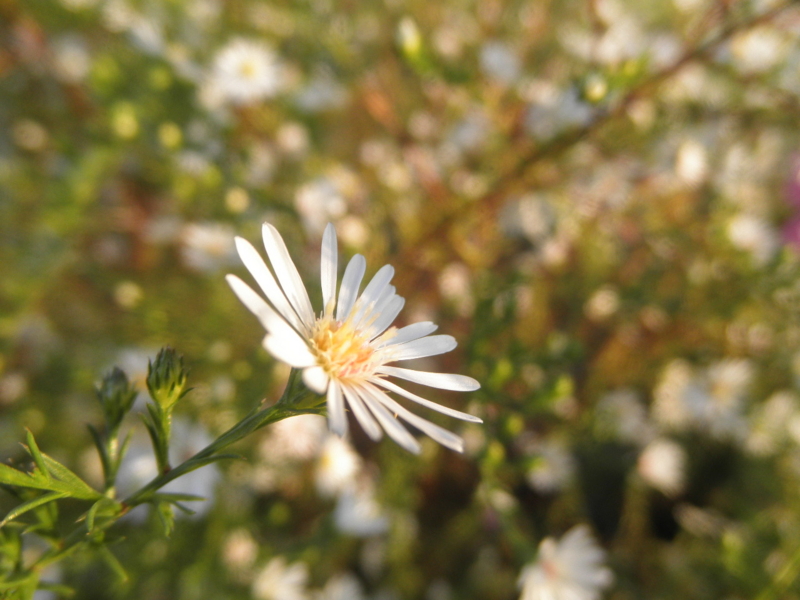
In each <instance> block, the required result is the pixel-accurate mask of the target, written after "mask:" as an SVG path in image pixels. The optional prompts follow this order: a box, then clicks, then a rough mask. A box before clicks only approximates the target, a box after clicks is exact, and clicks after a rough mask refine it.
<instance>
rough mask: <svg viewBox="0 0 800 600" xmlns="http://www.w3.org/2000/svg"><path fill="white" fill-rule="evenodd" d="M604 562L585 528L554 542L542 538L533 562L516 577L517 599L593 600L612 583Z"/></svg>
mask: <svg viewBox="0 0 800 600" xmlns="http://www.w3.org/2000/svg"><path fill="white" fill-rule="evenodd" d="M604 561H605V552H604V551H603V550H602V549H601V548H600V547H599V546H598V545H597V542H595V541H594V539H593V538H592V535H591V533H589V528H588V527H586V526H585V525H577V526H575V527H573V528H572V529H570V530H569V531H568V532H567V533H566V534H564V536H563V537H562V538H561V539H560V540H558V541H556V540H555V539H554V538H551V537H548V538H545V539H544V540H542V543H541V544H540V545H539V555H538V557H537V558H536V560H535V561H534V562H533V563H531V564H529V565H528V566H526V567H525V568H524V569H523V570H522V573H521V574H520V577H519V586H520V588H522V596H521V597H520V600H596V599H597V598H599V597H600V593H601V591H602V590H603V589H605V588H607V587H608V586H610V585H611V583H612V581H613V580H614V575H613V574H612V572H611V570H610V569H608V568H607V567H605V566H603V562H604Z"/></svg>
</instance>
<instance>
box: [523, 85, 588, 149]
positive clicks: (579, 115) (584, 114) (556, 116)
mask: <svg viewBox="0 0 800 600" xmlns="http://www.w3.org/2000/svg"><path fill="white" fill-rule="evenodd" d="M526 95H527V96H529V98H530V100H531V104H530V107H529V108H528V112H527V114H526V115H525V128H526V129H527V130H528V132H529V133H530V134H531V135H532V136H533V137H535V138H536V139H538V140H542V141H544V140H548V139H550V138H552V137H555V136H556V135H558V134H559V133H561V132H562V131H564V130H566V129H571V128H573V127H580V126H583V125H587V124H588V123H589V122H590V121H591V120H592V115H593V114H594V110H593V109H592V107H591V106H590V105H589V104H587V103H586V102H584V101H583V100H581V99H580V97H579V95H578V90H577V89H575V88H568V89H566V90H559V89H557V88H556V87H554V86H553V85H552V84H551V83H550V82H544V81H538V82H534V83H533V84H531V85H530V86H529V89H528V92H527V94H526Z"/></svg>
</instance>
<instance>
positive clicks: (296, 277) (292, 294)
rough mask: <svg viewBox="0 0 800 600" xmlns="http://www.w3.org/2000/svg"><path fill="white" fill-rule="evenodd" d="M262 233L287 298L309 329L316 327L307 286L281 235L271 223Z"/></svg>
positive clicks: (262, 229) (265, 226) (264, 227)
mask: <svg viewBox="0 0 800 600" xmlns="http://www.w3.org/2000/svg"><path fill="white" fill-rule="evenodd" d="M261 233H262V236H263V238H264V247H265V248H266V249H267V255H269V260H270V262H271V263H272V268H273V269H274V270H275V275H276V276H277V277H278V281H280V282H281V287H282V288H283V291H284V293H285V294H286V297H287V298H288V300H289V302H290V303H291V305H292V306H293V307H294V309H295V311H297V315H298V316H299V317H300V319H301V320H302V321H303V323H304V324H305V325H306V326H307V327H309V328H310V327H312V326H313V325H314V309H312V308H311V301H310V300H309V299H308V292H307V291H306V286H305V285H303V280H302V279H301V278H300V273H298V272H297V267H295V266H294V262H293V261H292V257H291V256H289V251H288V250H287V249H286V244H285V243H284V242H283V238H282V237H281V234H280V233H278V230H277V229H275V227H273V226H272V225H270V224H269V223H264V225H263V226H262V228H261Z"/></svg>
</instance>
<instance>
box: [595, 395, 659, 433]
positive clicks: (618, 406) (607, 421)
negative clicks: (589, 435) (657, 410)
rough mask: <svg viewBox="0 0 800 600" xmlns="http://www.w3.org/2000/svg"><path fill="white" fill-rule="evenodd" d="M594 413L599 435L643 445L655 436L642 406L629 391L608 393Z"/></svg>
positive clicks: (637, 396)
mask: <svg viewBox="0 0 800 600" xmlns="http://www.w3.org/2000/svg"><path fill="white" fill-rule="evenodd" d="M594 412H595V423H596V427H598V429H599V430H600V431H601V433H604V434H610V435H611V436H613V437H615V438H616V439H618V440H621V441H623V442H631V443H634V444H637V445H644V444H646V443H647V442H648V441H649V440H651V439H652V438H653V436H654V435H655V431H654V427H653V424H652V423H651V422H650V419H649V417H648V414H647V411H646V410H645V407H644V404H643V403H642V401H641V399H640V398H639V395H638V394H637V393H636V392H635V391H633V390H631V389H625V388H623V389H619V390H614V391H612V392H609V393H608V394H606V395H605V396H603V397H602V398H601V399H600V401H599V402H598V403H597V406H596V407H595V411H594Z"/></svg>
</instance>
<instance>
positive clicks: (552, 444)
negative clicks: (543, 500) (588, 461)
mask: <svg viewBox="0 0 800 600" xmlns="http://www.w3.org/2000/svg"><path fill="white" fill-rule="evenodd" d="M533 459H534V461H533V464H532V465H531V467H530V468H529V469H528V472H527V473H526V474H525V480H526V481H527V482H528V484H529V485H530V486H531V487H532V488H533V489H535V490H536V491H537V492H541V493H553V492H557V491H559V490H562V489H564V487H565V486H566V485H567V484H568V483H569V482H570V480H571V479H572V477H573V476H574V475H575V459H574V458H573V456H572V454H571V453H570V452H569V448H567V446H566V445H565V444H564V443H563V442H560V441H557V440H547V441H544V442H541V443H539V444H536V445H535V446H534V448H533Z"/></svg>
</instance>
